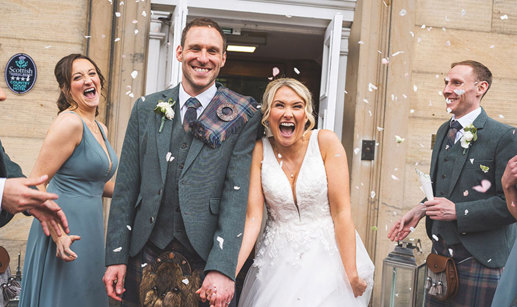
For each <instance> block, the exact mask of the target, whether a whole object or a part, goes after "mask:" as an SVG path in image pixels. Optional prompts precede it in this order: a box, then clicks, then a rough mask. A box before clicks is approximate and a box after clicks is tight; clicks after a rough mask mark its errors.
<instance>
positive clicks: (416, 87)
mask: <svg viewBox="0 0 517 307" xmlns="http://www.w3.org/2000/svg"><path fill="white" fill-rule="evenodd" d="M416 91H418V86H416V84H415V85H413V92H416Z"/></svg>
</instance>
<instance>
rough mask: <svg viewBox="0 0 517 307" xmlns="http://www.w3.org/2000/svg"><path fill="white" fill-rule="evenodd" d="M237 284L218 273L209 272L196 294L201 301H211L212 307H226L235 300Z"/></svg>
mask: <svg viewBox="0 0 517 307" xmlns="http://www.w3.org/2000/svg"><path fill="white" fill-rule="evenodd" d="M234 291H235V282H234V281H233V280H231V279H230V278H228V277H227V276H226V275H223V274H221V273H219V272H217V271H211V272H209V273H208V274H207V275H206V277H205V280H204V281H203V284H202V285H201V288H199V289H198V290H197V291H196V293H197V294H199V297H200V298H201V301H203V302H206V301H207V300H208V301H210V307H226V306H228V305H229V304H230V302H231V301H232V299H233V295H234Z"/></svg>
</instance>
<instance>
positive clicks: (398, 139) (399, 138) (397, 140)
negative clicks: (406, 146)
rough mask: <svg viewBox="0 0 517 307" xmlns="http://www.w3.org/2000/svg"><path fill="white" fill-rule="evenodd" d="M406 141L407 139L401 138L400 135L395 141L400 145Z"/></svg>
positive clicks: (396, 136)
mask: <svg viewBox="0 0 517 307" xmlns="http://www.w3.org/2000/svg"><path fill="white" fill-rule="evenodd" d="M404 140H405V138H403V137H400V136H398V135H395V141H396V142H397V143H398V144H400V143H402V142H404Z"/></svg>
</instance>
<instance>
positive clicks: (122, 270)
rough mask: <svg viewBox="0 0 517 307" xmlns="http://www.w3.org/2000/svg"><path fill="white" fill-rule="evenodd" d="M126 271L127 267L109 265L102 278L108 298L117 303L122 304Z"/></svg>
mask: <svg viewBox="0 0 517 307" xmlns="http://www.w3.org/2000/svg"><path fill="white" fill-rule="evenodd" d="M126 270H127V266H126V265H125V264H116V265H110V266H109V267H108V268H107V269H106V273H104V277H103V278H102V281H103V282H104V286H106V293H107V294H108V296H109V297H111V298H112V299H114V300H116V301H119V302H122V294H124V292H126V289H125V288H124V279H125V278H126Z"/></svg>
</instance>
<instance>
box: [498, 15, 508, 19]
mask: <svg viewBox="0 0 517 307" xmlns="http://www.w3.org/2000/svg"><path fill="white" fill-rule="evenodd" d="M499 18H501V20H507V19H508V15H502V16H501V17H499Z"/></svg>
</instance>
